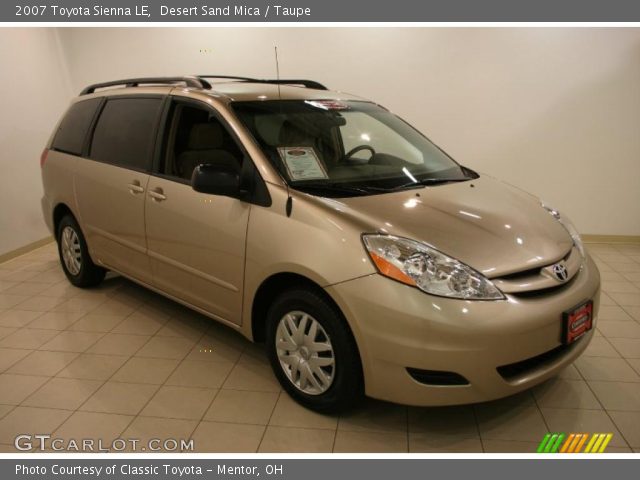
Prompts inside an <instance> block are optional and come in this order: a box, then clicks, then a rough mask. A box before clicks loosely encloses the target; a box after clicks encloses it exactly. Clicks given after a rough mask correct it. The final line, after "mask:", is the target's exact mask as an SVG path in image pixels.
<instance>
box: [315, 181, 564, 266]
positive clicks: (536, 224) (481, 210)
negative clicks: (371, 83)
mask: <svg viewBox="0 0 640 480" xmlns="http://www.w3.org/2000/svg"><path fill="white" fill-rule="evenodd" d="M324 201H325V202H330V203H331V206H332V210H334V211H335V210H339V211H340V214H342V215H347V216H352V217H355V218H357V219H358V220H359V223H360V222H362V223H361V224H363V225H368V226H369V227H370V228H371V232H372V233H373V232H383V233H388V234H391V235H397V236H402V237H406V238H411V239H413V240H418V241H421V242H424V243H426V244H428V245H430V246H432V247H434V248H436V249H437V250H439V251H441V252H443V253H445V254H447V255H449V256H451V257H454V258H456V259H458V260H460V261H462V262H464V263H466V264H467V265H469V266H471V267H472V268H474V269H476V270H478V271H480V272H482V273H483V274H484V275H486V276H487V277H488V278H495V277H500V276H503V275H507V274H511V273H515V272H521V271H524V270H529V269H532V268H537V267H541V266H546V265H549V264H552V263H554V262H556V261H558V260H560V259H561V258H563V257H564V256H565V255H566V254H567V253H568V252H569V251H570V249H571V247H572V245H573V241H572V239H571V237H570V236H569V234H568V233H567V231H566V230H565V229H564V227H563V226H562V225H561V224H560V222H558V221H557V220H556V219H554V218H553V217H552V216H551V215H550V214H549V213H548V212H547V211H546V210H545V209H544V208H542V206H541V204H540V201H539V199H537V198H536V197H534V196H533V195H530V194H528V193H526V192H524V191H522V190H520V189H518V188H516V187H513V186H511V185H508V184H506V183H504V182H500V181H498V180H496V179H493V178H491V177H488V176H486V175H483V176H482V177H480V178H477V179H475V180H471V181H466V182H459V183H451V184H443V185H438V186H429V187H424V188H421V189H411V190H404V191H401V192H394V193H388V194H381V195H370V196H364V197H352V198H342V199H324ZM336 204H339V205H340V206H339V208H336V206H337V205H336ZM355 218H354V219H355Z"/></svg>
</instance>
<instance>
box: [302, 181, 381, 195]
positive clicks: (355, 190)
mask: <svg viewBox="0 0 640 480" xmlns="http://www.w3.org/2000/svg"><path fill="white" fill-rule="evenodd" d="M292 187H293V188H296V189H300V190H306V189H310V190H322V191H325V192H331V193H344V194H347V195H354V194H356V195H369V194H370V193H371V191H372V190H373V189H372V188H368V187H354V186H350V185H337V184H335V183H305V184H300V185H292Z"/></svg>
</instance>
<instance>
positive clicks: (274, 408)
mask: <svg viewBox="0 0 640 480" xmlns="http://www.w3.org/2000/svg"><path fill="white" fill-rule="evenodd" d="M282 394H283V392H282V390H280V392H278V398H277V399H276V402H275V403H274V404H273V408H272V409H271V414H270V415H269V419H268V420H267V423H266V425H264V430H263V431H262V436H261V437H260V441H259V442H258V446H257V447H256V451H255V452H254V453H257V452H259V451H260V447H261V446H262V442H264V437H265V436H266V435H267V429H268V428H269V426H271V419H272V418H273V414H274V413H275V411H276V408H277V407H278V403H279V402H280V398H281V397H282ZM336 430H337V425H336Z"/></svg>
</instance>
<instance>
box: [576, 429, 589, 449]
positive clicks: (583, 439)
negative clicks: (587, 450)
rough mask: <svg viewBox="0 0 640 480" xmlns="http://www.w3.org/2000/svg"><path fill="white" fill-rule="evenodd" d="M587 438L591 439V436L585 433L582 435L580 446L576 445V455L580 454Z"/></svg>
mask: <svg viewBox="0 0 640 480" xmlns="http://www.w3.org/2000/svg"><path fill="white" fill-rule="evenodd" d="M587 438H589V434H588V433H583V434H582V439H581V440H580V442H579V443H578V445H576V453H580V450H582V446H583V445H584V442H586V441H587Z"/></svg>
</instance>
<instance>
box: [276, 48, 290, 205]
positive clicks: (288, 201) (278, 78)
mask: <svg viewBox="0 0 640 480" xmlns="http://www.w3.org/2000/svg"><path fill="white" fill-rule="evenodd" d="M273 49H274V52H275V54H276V78H277V80H278V82H277V84H278V100H279V101H280V102H282V94H281V93H280V63H279V62H278V46H277V45H274V47H273ZM280 108H282V103H280ZM284 183H285V185H286V186H287V203H286V204H285V207H284V209H285V213H286V214H287V217H290V216H291V212H292V210H293V198H292V197H291V192H290V190H289V182H287V181H286V180H285V182H284Z"/></svg>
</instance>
